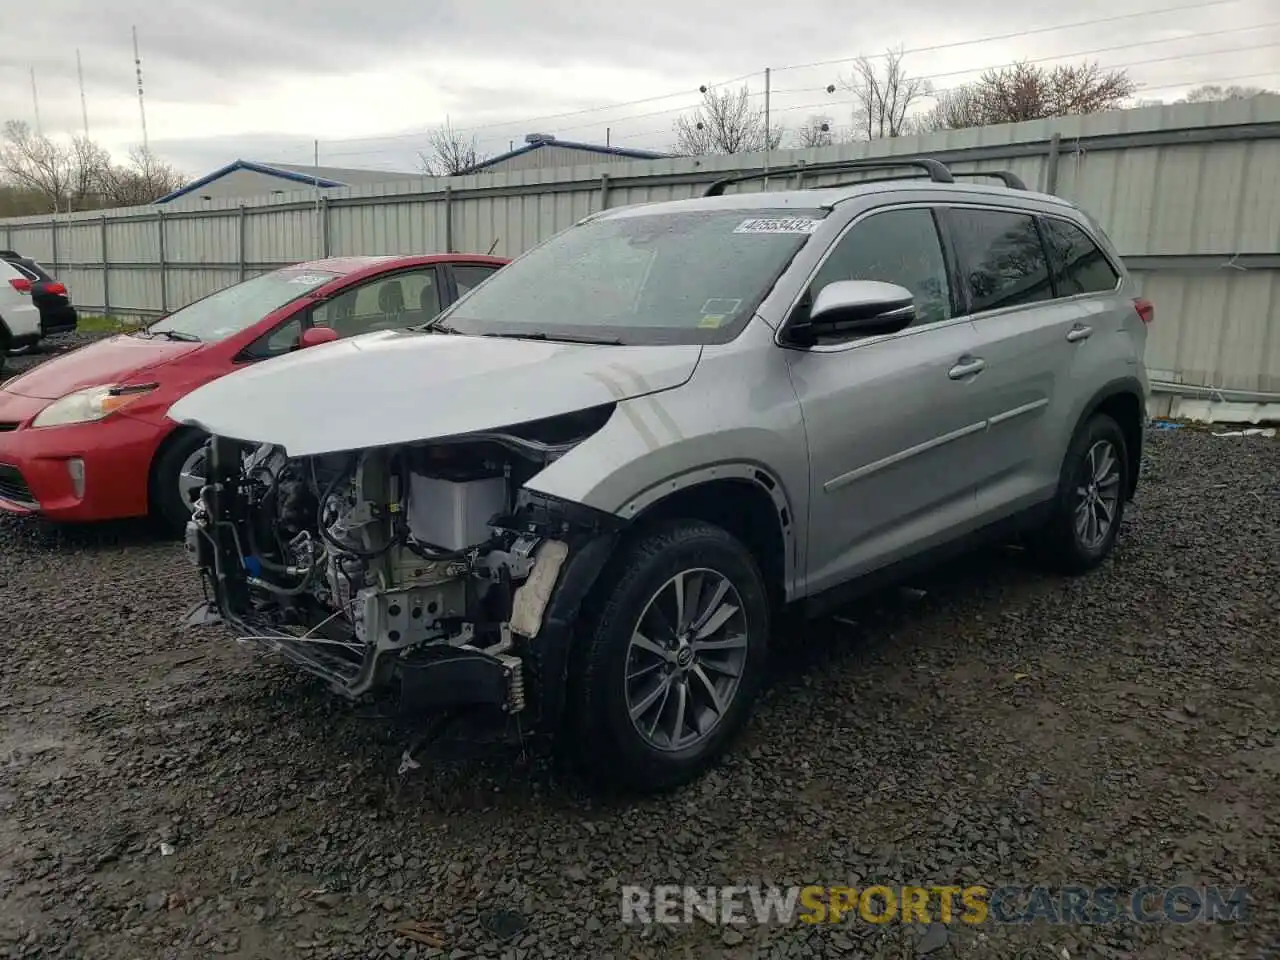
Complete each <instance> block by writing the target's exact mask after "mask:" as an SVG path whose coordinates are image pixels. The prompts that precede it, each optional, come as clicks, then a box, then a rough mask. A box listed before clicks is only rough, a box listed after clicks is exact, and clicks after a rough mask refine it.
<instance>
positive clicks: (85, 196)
mask: <svg viewBox="0 0 1280 960" xmlns="http://www.w3.org/2000/svg"><path fill="white" fill-rule="evenodd" d="M0 179H3V181H4V186H5V187H6V190H5V204H4V205H5V207H6V208H7V209H9V210H11V211H12V210H17V209H21V210H23V211H24V212H30V213H43V212H45V211H49V210H68V211H69V210H95V209H100V208H102V207H120V206H135V205H139V204H144V203H151V202H152V201H154V200H156V199H158V198H159V197H162V196H164V195H165V194H166V193H172V192H173V191H174V190H176V189H177V188H178V187H180V186H181V185H182V183H183V177H182V175H181V174H180V173H178V171H176V170H175V169H173V167H171V166H169V165H168V164H167V163H164V162H163V161H162V160H160V159H159V158H157V157H156V156H155V155H154V154H151V153H149V152H147V151H146V150H144V149H142V148H140V147H139V148H136V149H134V150H132V151H131V152H130V154H129V160H128V162H127V163H124V164H116V163H114V162H113V161H112V159H111V155H110V154H109V153H108V152H107V151H106V150H105V149H104V148H103V147H102V146H101V145H100V144H98V143H95V142H94V141H92V140H90V139H88V138H87V137H74V138H72V139H71V140H70V141H69V142H68V143H66V144H65V145H64V144H61V143H57V142H55V141H54V140H52V139H51V138H49V137H47V136H43V135H40V134H36V133H33V132H32V131H31V128H30V127H28V126H27V124H25V123H23V122H21V121H16V120H15V121H10V122H8V123H6V124H5V125H4V132H3V140H2V142H0ZM32 207H34V208H35V209H30V208H32Z"/></svg>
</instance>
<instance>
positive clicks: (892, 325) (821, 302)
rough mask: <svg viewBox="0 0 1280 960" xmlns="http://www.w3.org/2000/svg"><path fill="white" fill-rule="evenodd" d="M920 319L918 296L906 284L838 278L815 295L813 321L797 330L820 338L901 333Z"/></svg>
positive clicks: (802, 334)
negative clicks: (917, 308)
mask: <svg viewBox="0 0 1280 960" xmlns="http://www.w3.org/2000/svg"><path fill="white" fill-rule="evenodd" d="M915 318H916V308H915V297H914V296H912V293H911V291H910V290H908V289H906V287H900V286H898V285H897V284H896V283H882V282H881V281H879V280H836V281H835V282H833V283H829V284H827V285H826V286H825V287H823V288H822V289H821V290H819V291H818V295H817V296H816V297H814V300H813V306H812V307H811V308H810V309H809V322H808V323H807V324H805V325H803V326H802V327H800V328H799V329H798V330H797V331H796V332H797V334H800V335H801V337H802V338H803V339H806V340H809V341H810V342H812V341H814V340H816V339H817V338H818V337H846V336H847V337H869V336H876V335H878V334H885V333H897V332H898V331H899V330H902V329H905V328H906V327H908V326H910V325H911V321H913V320H914V319H915Z"/></svg>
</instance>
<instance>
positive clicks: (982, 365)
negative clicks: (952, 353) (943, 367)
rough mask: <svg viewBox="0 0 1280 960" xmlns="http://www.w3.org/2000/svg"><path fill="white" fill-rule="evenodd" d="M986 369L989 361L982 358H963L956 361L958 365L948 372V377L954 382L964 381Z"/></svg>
mask: <svg viewBox="0 0 1280 960" xmlns="http://www.w3.org/2000/svg"><path fill="white" fill-rule="evenodd" d="M985 369H987V361H985V360H983V359H982V358H981V357H961V358H960V359H959V360H957V361H956V365H955V366H954V367H952V368H951V369H950V370H948V371H947V376H948V377H950V378H951V379H952V380H963V379H964V378H965V377H972V376H973V375H974V374H975V373H981V372H982V371H983V370H985Z"/></svg>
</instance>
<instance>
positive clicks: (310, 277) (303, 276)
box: [289, 273, 329, 286]
mask: <svg viewBox="0 0 1280 960" xmlns="http://www.w3.org/2000/svg"><path fill="white" fill-rule="evenodd" d="M328 279H329V278H328V277H327V276H325V275H324V274H316V273H300V274H298V275H297V276H296V277H293V278H292V279H290V280H289V282H290V283H305V284H307V286H315V285H316V284H317V283H324V282H325V281H326V280H328Z"/></svg>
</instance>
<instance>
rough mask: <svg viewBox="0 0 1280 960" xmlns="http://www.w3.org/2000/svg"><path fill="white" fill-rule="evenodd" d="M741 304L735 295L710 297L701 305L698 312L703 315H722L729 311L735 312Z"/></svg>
mask: <svg viewBox="0 0 1280 960" xmlns="http://www.w3.org/2000/svg"><path fill="white" fill-rule="evenodd" d="M741 306H742V300H741V299H739V298H736V297H712V298H711V299H710V300H708V301H707V302H706V303H704V304H703V305H702V309H701V310H699V311H698V313H700V314H702V316H704V317H708V316H716V317H723V316H724V315H726V314H729V313H737V312H738V308H739V307H741Z"/></svg>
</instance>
